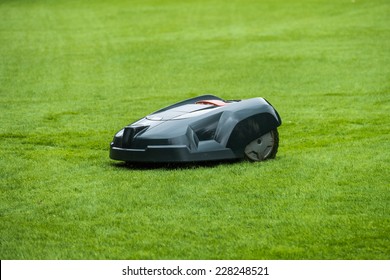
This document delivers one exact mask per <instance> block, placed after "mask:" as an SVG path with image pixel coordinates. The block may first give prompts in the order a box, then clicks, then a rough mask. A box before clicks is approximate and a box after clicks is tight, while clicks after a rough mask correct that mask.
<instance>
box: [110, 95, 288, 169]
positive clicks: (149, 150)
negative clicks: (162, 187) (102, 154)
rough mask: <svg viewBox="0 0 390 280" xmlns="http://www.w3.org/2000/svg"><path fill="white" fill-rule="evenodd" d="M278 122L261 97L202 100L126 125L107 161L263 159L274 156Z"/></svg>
mask: <svg viewBox="0 0 390 280" xmlns="http://www.w3.org/2000/svg"><path fill="white" fill-rule="evenodd" d="M281 123H282V121H281V119H280V117H279V114H278V112H277V111H276V110H275V109H274V108H273V107H272V105H271V104H270V103H268V102H267V101H266V100H265V99H263V98H251V99H246V100H223V99H221V98H219V97H217V96H213V95H203V96H199V97H195V98H191V99H187V100H184V101H181V102H178V103H176V104H173V105H170V106H168V107H166V108H163V109H160V110H158V111H156V112H154V113H152V114H150V115H148V116H146V117H144V118H142V119H140V120H138V121H136V122H134V123H132V124H129V125H127V126H125V127H124V128H123V129H121V130H120V131H119V132H118V133H117V134H116V135H115V136H114V139H113V141H112V143H111V147H110V158H111V159H114V160H120V161H126V162H134V163H137V162H139V163H142V162H143V163H172V162H203V161H221V160H238V159H244V158H246V159H248V160H250V161H262V160H267V159H271V158H275V156H276V153H277V150H278V145H279V137H278V130H277V127H278V126H280V125H281Z"/></svg>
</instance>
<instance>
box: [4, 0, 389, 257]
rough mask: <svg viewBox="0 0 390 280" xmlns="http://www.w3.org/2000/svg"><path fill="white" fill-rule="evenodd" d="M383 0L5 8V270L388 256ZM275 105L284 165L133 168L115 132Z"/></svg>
mask: <svg viewBox="0 0 390 280" xmlns="http://www.w3.org/2000/svg"><path fill="white" fill-rule="evenodd" d="M389 14H390V3H389V2H388V1H387V0H373V1H364V0H356V1H351V0H342V1H334V0H332V1H324V0H288V1H281V0H278V1H271V0H262V1H254V0H244V1H238V0H234V1H221V0H211V1H205V0H204V1H201V0H191V1H175V0H164V1H157V0H147V1H122V0H115V1H98V0H96V1H86V0H85V1H50V0H47V1H43V0H35V1H23V0H18V1H6V0H3V1H1V2H0V112H1V127H0V141H1V148H0V182H1V185H0V197H1V204H0V241H1V244H0V258H1V259H389V257H390V240H389V232H390V215H389V205H390V195H389V189H390V175H389V172H388V170H389V169H390V149H389V148H390V145H389V136H390V126H389V125H390V122H389V111H390V103H389V101H390V70H389V65H390V56H389V47H390V39H389V38H390V18H389ZM204 93H212V94H216V95H219V96H221V97H223V98H226V99H244V98H250V97H256V96H261V97H265V98H267V99H268V100H269V101H270V102H271V103H272V104H273V105H274V106H275V107H276V109H277V110H278V111H279V113H280V115H281V117H282V120H283V122H284V123H283V125H282V126H281V127H280V129H279V134H280V147H279V153H278V155H277V158H276V159H275V160H272V161H267V162H262V163H248V162H239V163H234V164H219V165H215V166H183V168H171V169H170V168H150V169H143V168H129V167H126V166H124V165H123V164H120V163H116V162H113V161H111V160H110V159H109V158H108V150H109V143H110V141H111V140H112V137H113V135H114V134H115V132H116V131H117V130H119V129H120V128H122V127H123V126H124V125H126V124H128V123H131V122H133V121H135V120H137V119H138V118H140V117H143V116H144V115H146V114H148V113H150V112H152V111H154V110H156V109H159V108H161V107H163V106H166V105H169V104H171V103H173V102H176V101H179V100H181V99H185V98H190V97H194V96H196V95H201V94H204Z"/></svg>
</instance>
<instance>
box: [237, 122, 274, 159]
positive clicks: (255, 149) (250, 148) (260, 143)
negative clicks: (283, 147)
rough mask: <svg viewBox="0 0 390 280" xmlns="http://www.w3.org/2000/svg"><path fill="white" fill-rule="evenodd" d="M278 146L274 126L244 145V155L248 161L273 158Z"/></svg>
mask: <svg viewBox="0 0 390 280" xmlns="http://www.w3.org/2000/svg"><path fill="white" fill-rule="evenodd" d="M278 147H279V133H278V130H277V129H276V128H275V129H274V130H271V131H270V132H268V133H266V134H264V135H262V136H261V137H259V138H257V139H255V140H253V141H252V142H250V143H249V144H248V145H247V146H246V147H245V151H244V152H245V157H246V158H247V159H248V160H250V161H263V160H267V159H272V158H275V156H276V153H277V152H278Z"/></svg>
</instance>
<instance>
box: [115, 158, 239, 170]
mask: <svg viewBox="0 0 390 280" xmlns="http://www.w3.org/2000/svg"><path fill="white" fill-rule="evenodd" d="M238 162H241V160H236V159H235V160H224V161H223V160H219V161H205V162H175V163H161V162H159V163H145V162H119V163H118V162H114V163H111V166H114V167H115V168H119V169H129V170H177V169H197V168H214V167H217V166H219V165H221V164H234V163H238Z"/></svg>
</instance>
